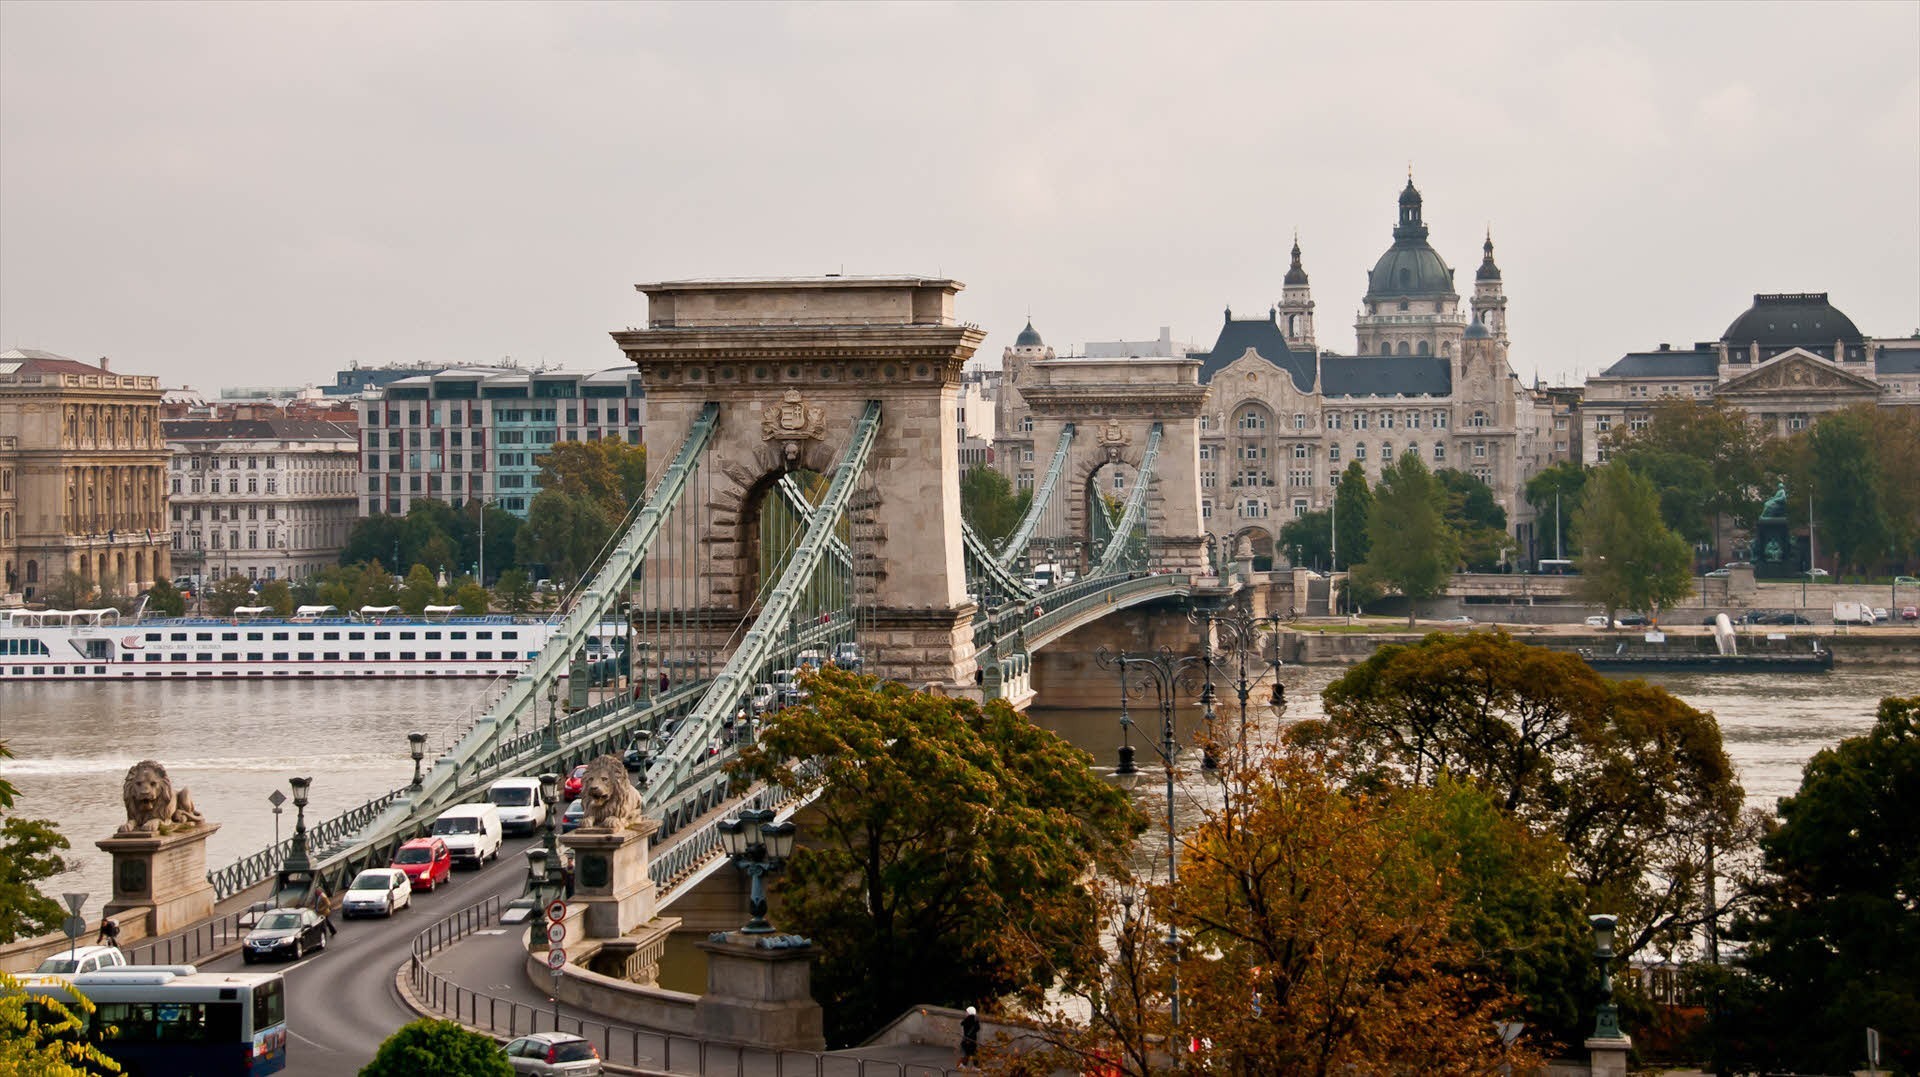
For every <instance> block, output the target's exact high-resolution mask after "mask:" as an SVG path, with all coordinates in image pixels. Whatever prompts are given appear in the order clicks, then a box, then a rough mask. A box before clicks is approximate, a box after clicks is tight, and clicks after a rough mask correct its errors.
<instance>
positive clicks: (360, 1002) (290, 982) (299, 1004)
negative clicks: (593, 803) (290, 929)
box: [201, 838, 533, 1077]
mask: <svg viewBox="0 0 1920 1077" xmlns="http://www.w3.org/2000/svg"><path fill="white" fill-rule="evenodd" d="M532 843H533V839H531V838H513V839H509V840H508V841H506V842H505V843H504V844H503V845H501V847H500V857H499V859H498V860H496V861H495V862H494V863H491V864H488V865H487V866H486V867H484V868H481V869H480V870H478V871H461V870H459V869H455V871H454V873H453V884H452V885H451V886H448V885H444V884H443V885H441V886H440V887H439V888H438V889H437V890H435V891H434V892H432V893H426V892H424V891H422V892H419V893H416V894H414V895H413V905H412V906H411V907H409V908H405V909H402V910H400V912H398V913H397V914H395V915H394V916H393V918H392V919H382V920H345V919H342V918H341V917H340V914H339V913H335V914H334V922H335V923H337V924H339V925H340V933H339V934H337V935H332V936H329V937H328V939H327V946H326V949H325V950H323V951H321V952H319V953H315V954H309V955H307V957H306V958H305V959H303V960H300V961H296V962H292V963H290V964H282V965H277V966H276V965H245V964H243V963H242V961H241V958H240V955H239V954H237V953H235V954H232V955H229V956H227V957H223V958H221V959H219V960H217V961H213V962H210V963H208V964H206V965H203V966H201V967H202V968H204V969H205V970H206V971H209V972H238V971H241V970H243V969H244V970H245V971H248V972H265V971H268V970H276V969H277V970H278V971H280V972H282V973H284V974H285V975H286V978H287V1032H288V1036H287V1039H288V1042H287V1069H286V1072H287V1073H288V1074H290V1075H291V1077H355V1075H356V1074H358V1073H359V1072H360V1067H362V1066H364V1065H366V1064H367V1062H368V1061H369V1060H371V1059H372V1058H373V1052H374V1050H375V1049H377V1048H378V1047H379V1046H380V1042H381V1041H382V1040H384V1039H386V1038H387V1037H388V1036H390V1035H392V1034H393V1030H394V1029H396V1028H399V1027H400V1026H401V1025H404V1024H406V1023H407V1022H408V1021H411V1020H413V1019H414V1018H415V1017H417V1016H419V1015H418V1014H416V1013H414V1012H413V1011H412V1010H410V1009H408V1008H407V1006H406V1005H405V1004H404V1003H402V1002H401V1001H400V994H399V992H398V991H397V990H395V988H394V985H393V981H394V976H395V975H396V974H397V973H398V972H399V970H400V965H401V964H402V963H403V962H404V961H406V959H407V956H408V954H409V953H410V951H409V949H408V947H409V946H410V945H411V944H412V942H413V937H414V936H415V935H418V934H419V933H420V932H421V931H423V930H425V929H426V927H427V925H428V924H430V923H432V922H433V921H435V920H438V919H440V918H441V917H443V916H446V915H448V914H450V913H452V912H454V911H456V910H458V909H463V908H465V907H467V906H468V905H472V904H473V903H475V902H477V901H481V900H483V899H485V898H486V897H487V896H489V895H491V894H505V895H512V896H518V895H519V893H520V892H521V890H522V889H523V888H524V886H525V885H526V878H527V866H526V861H525V860H524V859H523V858H522V856H521V854H522V852H524V851H525V850H526V849H527V848H528V846H530V845H531V844H532Z"/></svg>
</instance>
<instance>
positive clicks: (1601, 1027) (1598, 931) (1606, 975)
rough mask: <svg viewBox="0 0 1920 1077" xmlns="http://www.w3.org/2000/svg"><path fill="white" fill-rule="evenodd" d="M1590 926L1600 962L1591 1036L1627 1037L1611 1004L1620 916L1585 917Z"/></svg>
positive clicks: (1598, 1037)
mask: <svg viewBox="0 0 1920 1077" xmlns="http://www.w3.org/2000/svg"><path fill="white" fill-rule="evenodd" d="M1587 922H1588V923H1591V924H1592V925H1593V957H1594V960H1595V961H1598V962H1599V963H1600V1005H1599V1006H1598V1007H1597V1008H1596V1009H1595V1010H1594V1015H1593V1038H1594V1039H1596V1040H1623V1039H1626V1037H1625V1036H1624V1035H1622V1034H1621V1032H1620V1011H1619V1008H1618V1007H1616V1006H1614V1004H1613V929H1614V926H1615V925H1616V924H1617V923H1618V922H1619V918H1618V917H1615V916H1612V915H1610V914H1607V913H1600V914H1597V915H1594V916H1589V917H1587Z"/></svg>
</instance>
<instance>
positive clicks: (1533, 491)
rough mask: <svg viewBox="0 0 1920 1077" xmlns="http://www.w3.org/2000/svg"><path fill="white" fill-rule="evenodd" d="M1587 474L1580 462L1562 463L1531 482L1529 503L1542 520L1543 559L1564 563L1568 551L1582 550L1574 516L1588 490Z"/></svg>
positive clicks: (1537, 529)
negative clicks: (1574, 526) (1551, 558)
mask: <svg viewBox="0 0 1920 1077" xmlns="http://www.w3.org/2000/svg"><path fill="white" fill-rule="evenodd" d="M1587 475H1588V471H1587V469H1586V468H1585V467H1582V466H1581V464H1580V461H1578V460H1562V461H1561V462H1559V463H1557V464H1555V465H1553V466H1552V467H1549V468H1546V469H1544V470H1542V471H1540V472H1538V473H1537V474H1535V475H1534V476H1533V477H1532V478H1530V479H1528V480H1527V487H1526V497H1527V504H1529V505H1532V506H1533V511H1534V513H1535V515H1537V516H1538V517H1539V520H1540V522H1539V523H1537V524H1535V525H1534V531H1535V533H1536V534H1537V535H1538V536H1539V541H1540V550H1541V553H1540V554H1539V557H1541V558H1545V557H1549V556H1551V557H1553V558H1555V559H1560V560H1564V559H1565V557H1566V552H1567V551H1568V550H1577V549H1579V548H1580V540H1579V532H1577V531H1575V530H1574V528H1573V519H1572V517H1573V513H1574V510H1576V509H1578V508H1579V507H1580V498H1581V495H1582V493H1583V492H1584V491H1585V490H1586V488H1587Z"/></svg>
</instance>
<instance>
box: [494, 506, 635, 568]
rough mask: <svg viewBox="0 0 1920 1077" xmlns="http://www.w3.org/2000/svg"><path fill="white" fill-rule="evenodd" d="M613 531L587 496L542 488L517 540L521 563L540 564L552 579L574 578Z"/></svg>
mask: <svg viewBox="0 0 1920 1077" xmlns="http://www.w3.org/2000/svg"><path fill="white" fill-rule="evenodd" d="M612 534H613V524H611V523H609V522H608V520H607V517H606V516H605V515H604V514H603V513H602V511H601V509H600V508H599V507H598V505H597V504H596V503H595V502H594V501H593V500H591V499H589V498H586V497H582V496H578V495H574V494H569V493H566V492H564V491H561V490H542V491H540V493H539V495H538V496H536V497H535V498H534V499H533V504H532V505H530V506H529V507H528V509H527V521H526V523H524V524H522V525H521V526H520V534H519V536H518V539H517V541H518V543H519V546H520V561H521V563H522V564H524V565H544V566H546V569H547V575H548V576H550V577H553V578H555V579H565V580H573V579H578V578H579V577H580V574H581V573H583V572H585V571H586V570H587V569H588V568H589V567H591V566H592V564H593V559H594V557H595V556H596V555H597V554H598V553H599V551H600V548H601V547H602V546H604V545H606V542H607V539H608V538H609V537H611V536H612Z"/></svg>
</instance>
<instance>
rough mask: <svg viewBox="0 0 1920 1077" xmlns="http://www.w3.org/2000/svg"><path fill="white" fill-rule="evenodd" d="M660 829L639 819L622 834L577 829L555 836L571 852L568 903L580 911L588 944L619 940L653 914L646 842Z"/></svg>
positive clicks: (653, 892)
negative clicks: (571, 864)
mask: <svg viewBox="0 0 1920 1077" xmlns="http://www.w3.org/2000/svg"><path fill="white" fill-rule="evenodd" d="M659 828H660V823H659V821H658V820H655V819H642V820H640V821H638V822H636V823H634V824H632V825H631V826H629V827H628V828H627V829H625V830H608V829H604V828H597V827H594V828H589V827H581V828H580V829H578V830H575V831H574V832H573V833H571V834H563V835H561V836H560V843H561V844H562V845H565V846H566V847H567V848H569V849H572V850H573V852H574V867H573V896H572V897H571V898H568V899H567V900H568V902H569V903H570V904H577V905H580V906H582V907H583V908H584V916H583V918H582V920H581V923H582V924H583V925H584V928H585V931H586V937H587V938H590V939H617V938H620V937H621V936H623V935H625V934H626V933H627V932H629V931H632V930H633V929H634V928H636V927H639V926H640V925H641V924H644V923H647V922H648V921H650V920H652V919H653V918H654V915H655V913H656V912H658V910H659V905H658V896H659V895H658V893H657V888H656V887H655V886H654V885H653V877H652V876H651V875H649V874H648V871H647V838H648V837H649V836H651V835H652V834H653V832H654V831H655V830H658V829H659Z"/></svg>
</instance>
